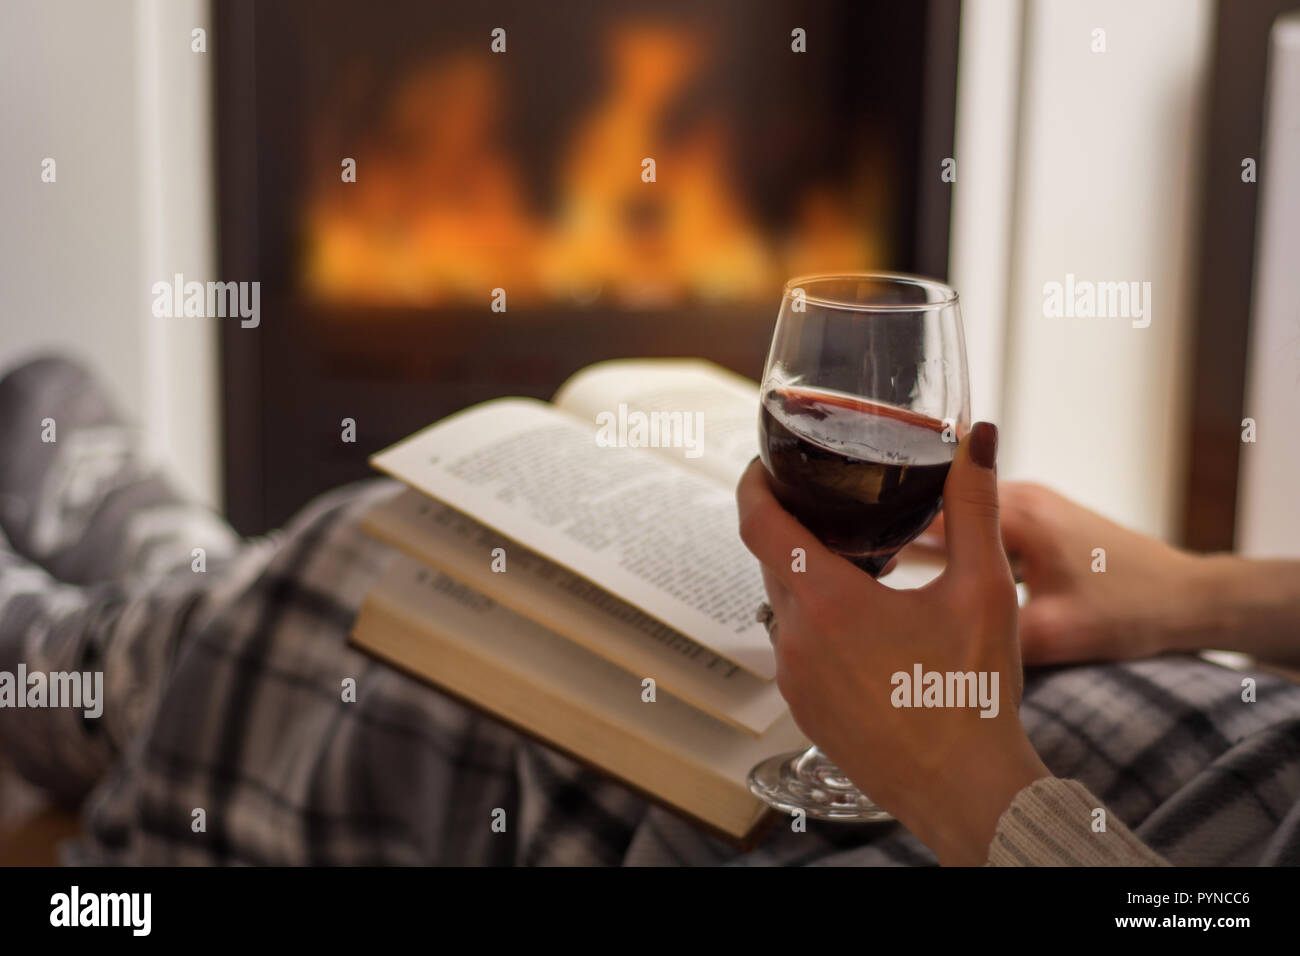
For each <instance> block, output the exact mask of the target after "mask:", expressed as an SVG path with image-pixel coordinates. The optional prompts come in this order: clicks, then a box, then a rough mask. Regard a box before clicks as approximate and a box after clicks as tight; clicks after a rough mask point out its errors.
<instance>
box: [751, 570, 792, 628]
mask: <svg viewBox="0 0 1300 956" xmlns="http://www.w3.org/2000/svg"><path fill="white" fill-rule="evenodd" d="M759 569H760V570H761V571H762V572H763V588H764V590H766V591H767V603H768V605H770V606H771V608H772V614H773V615H774V616H775V617H776V619H777V620H778V621H781V620H787V621H788V620H789V619H790V613H791V611H792V610H793V607H794V596H793V595H792V594H791V593H790V590H789V588H787V587H786V586H785V585H784V584H782V583H781V581H780V579H779V578H778V577H777V576H776V574H775V573H774V572H773V571H772V570H771V568H769V567H767V565H764V564H760V565H759Z"/></svg>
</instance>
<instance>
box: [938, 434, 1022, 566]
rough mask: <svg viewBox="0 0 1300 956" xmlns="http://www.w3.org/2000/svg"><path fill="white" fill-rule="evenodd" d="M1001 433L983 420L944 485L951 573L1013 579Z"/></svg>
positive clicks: (944, 508)
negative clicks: (1003, 512) (1005, 538)
mask: <svg viewBox="0 0 1300 956" xmlns="http://www.w3.org/2000/svg"><path fill="white" fill-rule="evenodd" d="M997 451H998V430H997V426H995V425H991V424H989V423H988V422H978V423H976V425H975V427H974V428H972V429H971V430H970V434H968V435H967V436H966V438H965V439H964V440H963V441H962V443H961V447H960V448H958V449H957V456H956V458H954V459H953V462H952V467H951V468H949V469H948V480H947V481H946V482H945V484H944V487H943V519H944V520H943V528H944V536H945V538H946V539H947V544H948V568H947V571H946V572H945V574H952V575H956V576H967V575H971V576H984V575H987V574H989V573H990V572H992V573H995V574H1003V573H1004V574H1006V575H1007V576H1008V577H1010V569H1009V567H1008V566H1007V558H1006V551H1005V550H1004V548H1003V546H1002V532H1001V528H1000V527H999V524H998V474H997Z"/></svg>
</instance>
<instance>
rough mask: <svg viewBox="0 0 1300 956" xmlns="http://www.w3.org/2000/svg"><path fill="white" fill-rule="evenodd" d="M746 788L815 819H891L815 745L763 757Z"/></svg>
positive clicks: (789, 810)
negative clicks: (807, 748) (796, 751)
mask: <svg viewBox="0 0 1300 956" xmlns="http://www.w3.org/2000/svg"><path fill="white" fill-rule="evenodd" d="M749 789H750V791H751V792H752V793H753V794H754V796H756V797H758V798H759V799H760V800H762V801H763V802H764V803H766V804H767V805H768V806H770V807H775V808H776V809H777V810H781V811H782V812H784V813H793V812H794V811H796V810H802V811H804V813H806V814H807V815H808V816H810V817H812V818H813V819H815V820H834V821H836V822H838V823H884V822H887V821H890V820H893V819H894V818H893V817H892V816H891V815H890V814H889V813H887V812H886V811H884V810H882V809H880V807H878V806H876V805H875V804H874V803H872V802H871V799H870V798H869V797H868V796H867V795H866V794H864V793H863V792H862V791H861V790H859V789H858V788H857V787H855V786H854V785H853V782H852V781H851V780H849V778H848V777H846V776H844V774H843V773H841V772H840V769H839V767H837V766H835V764H833V763H831V762H830V760H828V759H827V758H826V756H825V754H823V753H822V752H821V751H820V750H818V749H817V748H816V747H812V748H810V749H809V750H806V751H803V752H800V753H789V754H780V755H778V756H776V757H769V758H768V759H767V760H764V761H763V762H762V763H760V764H759V765H758V766H756V767H755V768H754V769H753V770H751V771H750V772H749Z"/></svg>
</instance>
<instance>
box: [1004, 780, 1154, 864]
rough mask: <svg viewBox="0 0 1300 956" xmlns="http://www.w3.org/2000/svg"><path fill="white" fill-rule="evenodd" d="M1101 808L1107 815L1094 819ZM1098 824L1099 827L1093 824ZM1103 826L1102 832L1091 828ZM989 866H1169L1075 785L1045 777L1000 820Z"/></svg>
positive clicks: (1019, 797) (1032, 785) (1017, 795)
mask: <svg viewBox="0 0 1300 956" xmlns="http://www.w3.org/2000/svg"><path fill="white" fill-rule="evenodd" d="M1098 809H1100V810H1101V811H1102V812H1103V813H1104V814H1105V815H1104V816H1098V815H1097V813H1096V811H1097V810H1098ZM1095 821H1097V822H1095ZM1100 821H1104V823H1105V829H1104V830H1101V829H1095V827H1097V826H1099V823H1100ZM986 865H987V866H1169V865H1170V864H1169V862H1168V861H1166V860H1165V859H1164V858H1163V857H1161V856H1160V855H1159V854H1157V853H1155V852H1154V851H1153V850H1151V849H1150V848H1149V847H1147V846H1146V845H1145V844H1144V843H1143V842H1142V841H1141V840H1139V839H1138V838H1137V837H1135V836H1134V835H1133V831H1131V830H1130V829H1129V828H1128V827H1126V826H1125V825H1124V824H1123V822H1122V821H1121V820H1120V819H1119V818H1118V817H1116V816H1114V815H1113V814H1112V813H1111V812H1110V811H1109V810H1107V809H1106V808H1105V807H1104V806H1103V805H1102V803H1101V801H1100V800H1098V799H1097V798H1096V797H1094V796H1093V795H1092V794H1091V793H1089V792H1088V790H1087V788H1086V787H1084V786H1083V784H1081V783H1079V781H1077V780H1062V779H1060V778H1059V777H1043V778H1042V779H1040V780H1035V781H1034V782H1033V783H1031V784H1030V785H1029V786H1027V787H1025V788H1024V789H1023V790H1021V791H1020V792H1019V793H1018V794H1016V797H1015V799H1014V800H1012V801H1011V806H1009V807H1008V808H1007V809H1006V810H1005V811H1004V812H1003V814H1002V816H1001V817H1000V818H999V819H998V828H997V831H996V832H995V833H994V834H993V842H992V843H991V844H990V845H989V859H988V863H987V864H986Z"/></svg>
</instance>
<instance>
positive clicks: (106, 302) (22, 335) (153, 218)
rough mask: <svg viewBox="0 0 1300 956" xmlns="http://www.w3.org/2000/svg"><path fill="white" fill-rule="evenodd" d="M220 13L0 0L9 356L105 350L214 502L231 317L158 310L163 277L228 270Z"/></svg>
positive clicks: (200, 492) (3, 352) (196, 490)
mask: <svg viewBox="0 0 1300 956" xmlns="http://www.w3.org/2000/svg"><path fill="white" fill-rule="evenodd" d="M208 20H209V11H208V9H207V5H206V3H204V2H202V0H168V2H165V3H163V2H159V0H108V2H97V0H59V2H49V0H45V2H42V0H5V3H4V4H3V5H0V117H2V118H3V123H4V129H5V133H4V136H3V138H2V139H0V182H3V183H4V194H5V201H4V206H5V209H4V216H3V222H2V223H0V290H2V294H0V368H8V367H9V366H11V365H13V364H14V363H15V362H17V361H20V360H22V359H24V358H26V357H29V356H31V355H34V354H37V353H41V352H49V351H59V352H64V353H71V354H74V355H76V356H78V357H80V358H82V359H83V360H85V361H87V362H89V363H90V364H91V365H92V366H93V367H94V368H95V369H96V370H97V371H98V373H99V374H100V375H101V377H102V378H103V379H104V380H105V381H106V382H107V384H108V386H109V388H110V390H111V391H112V392H113V393H114V395H115V396H116V398H117V399H118V401H119V404H120V405H121V407H122V408H123V409H124V410H125V411H126V412H127V413H128V414H130V415H131V416H132V417H133V418H134V419H136V420H137V421H139V422H140V423H141V424H142V425H143V426H144V430H145V436H146V439H147V441H148V445H149V447H150V449H151V450H152V451H153V452H154V453H155V454H156V455H157V456H159V457H161V458H162V459H164V461H165V462H166V463H167V464H168V465H169V466H170V467H171V469H172V471H173V473H174V474H175V475H176V477H177V480H178V483H179V484H180V485H181V486H182V487H183V488H184V489H185V490H186V491H188V492H189V493H191V494H195V495H197V496H199V497H200V499H201V500H204V501H207V502H209V503H215V502H216V501H217V499H218V496H219V481H218V459H217V412H216V407H217V406H216V377H215V376H216V340H215V327H214V325H213V322H212V320H203V319H188V320H187V319H156V318H154V317H153V316H152V313H151V311H150V303H151V298H152V297H151V296H150V293H149V289H150V286H151V285H152V283H153V282H154V281H156V280H158V279H162V278H167V277H170V276H171V275H172V273H173V272H184V273H186V275H187V276H195V277H198V278H207V277H210V276H211V275H212V267H213V241H212V223H213V215H212V196H211V192H212V190H211V175H210V165H211V164H210V130H209V115H208V110H209V103H210V95H209V88H210V79H209V69H210V59H209V58H210V57H211V56H212V50H213V45H212V42H211V41H212V39H213V38H212V37H211V32H210V24H209V22H208ZM195 27H203V28H205V29H209V45H208V50H209V52H208V54H206V55H201V54H195V53H193V52H191V50H190V31H191V30H192V29H194V28H195ZM161 77H165V81H163V80H162V79H160V78H161ZM47 156H48V157H53V158H54V160H55V161H56V163H57V175H58V180H57V182H55V183H52V184H51V183H42V182H41V176H40V174H41V162H42V160H43V159H44V158H45V157H47Z"/></svg>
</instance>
